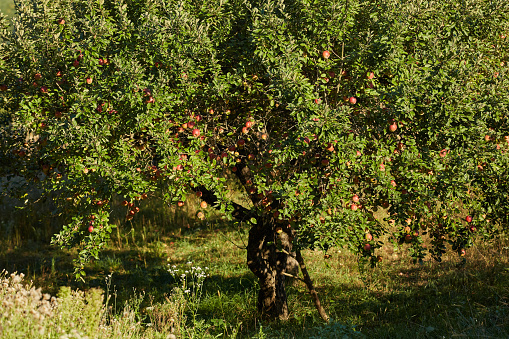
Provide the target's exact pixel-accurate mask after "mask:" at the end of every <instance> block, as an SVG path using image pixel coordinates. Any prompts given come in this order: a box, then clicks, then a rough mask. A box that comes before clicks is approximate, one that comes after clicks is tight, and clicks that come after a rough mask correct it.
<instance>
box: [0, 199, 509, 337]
mask: <svg viewBox="0 0 509 339" xmlns="http://www.w3.org/2000/svg"><path fill="white" fill-rule="evenodd" d="M196 205H197V204H196V203H193V200H192V199H191V200H190V201H189V202H188V204H187V205H186V206H187V207H186V208H185V209H184V210H176V209H175V208H168V207H165V206H162V205H159V204H157V203H154V202H147V203H146V204H145V205H142V206H141V212H140V213H139V215H137V217H136V218H135V220H134V221H135V222H134V223H132V224H131V223H128V224H124V223H123V222H120V221H117V223H118V225H119V227H118V232H117V233H114V236H113V239H112V241H111V244H110V246H109V248H108V249H107V250H106V251H105V252H104V253H103V254H102V259H101V260H99V261H95V262H92V263H90V264H89V265H88V266H87V268H86V271H87V276H86V279H85V282H79V281H74V280H73V278H72V277H73V276H72V259H73V257H74V255H75V253H74V252H73V251H62V250H58V249H54V248H51V247H49V246H48V245H47V243H48V241H47V240H48V239H47V234H51V232H52V231H53V230H52V227H54V224H56V223H57V220H53V221H51V220H46V221H45V220H44V218H42V219H41V215H42V214H41V213H39V218H40V219H39V220H37V219H27V218H26V217H25V216H24V215H20V214H18V215H17V214H16V213H7V212H5V211H4V213H3V215H4V217H3V218H5V220H3V222H2V223H0V225H1V226H0V233H2V236H3V237H2V239H3V240H1V241H0V269H6V270H7V271H9V272H14V271H18V272H23V273H24V274H25V276H26V277H25V281H30V280H31V281H33V285H34V286H37V287H41V288H42V290H41V293H49V294H51V295H53V296H62V295H65V297H66V298H75V299H76V300H78V301H77V302H76V304H79V300H86V298H87V296H86V295H82V294H79V293H80V292H76V291H98V290H97V289H100V290H101V291H105V292H104V293H105V295H106V297H107V298H109V301H108V307H103V308H101V312H102V313H101V312H99V313H101V314H104V316H103V317H102V318H101V321H96V325H97V326H96V325H94V326H95V327H90V326H91V325H90V324H88V325H86V324H85V325H83V324H80V323H79V321H69V322H67V323H66V324H67V325H66V326H67V327H66V329H65V331H64V332H66V333H67V334H69V333H71V332H72V331H73V330H74V331H75V332H76V331H77V332H76V333H78V332H79V333H89V337H90V338H94V337H99V336H100V337H103V336H104V337H112V338H113V337H115V333H117V334H118V333H122V335H123V336H125V337H135V338H163V337H164V338H170V337H171V335H173V334H176V335H178V336H179V337H189V338H191V337H195V338H201V337H215V336H219V337H224V338H230V337H239V338H311V337H313V336H314V337H317V338H318V337H320V338H336V337H342V336H343V335H344V334H347V335H350V336H354V335H355V333H357V332H353V331H352V329H351V328H352V327H355V329H356V330H357V331H360V332H361V333H362V334H363V335H364V336H366V337H369V338H371V337H373V338H439V337H440V338H442V337H445V338H451V337H464V338H480V337H482V338H504V337H509V306H508V301H509V299H508V298H509V259H508V258H509V255H508V254H509V253H508V249H509V248H508V242H507V241H506V240H500V241H498V242H496V243H495V244H492V245H490V246H487V245H484V244H478V245H477V246H476V247H474V248H472V249H471V250H469V251H468V253H467V255H466V261H465V262H463V261H462V260H460V259H459V258H458V257H457V256H456V255H454V254H451V255H449V256H446V257H445V258H444V261H443V262H442V263H436V262H425V264H424V265H418V264H413V263H412V262H411V260H410V259H409V258H408V257H407V256H406V255H405V254H404V248H403V249H402V250H400V251H394V249H393V248H392V247H389V246H388V247H385V248H383V249H382V252H381V255H382V256H383V257H384V261H383V262H382V263H381V265H380V266H379V267H377V268H375V269H371V268H364V269H359V265H358V261H357V258H356V257H354V256H352V255H351V254H349V253H347V252H345V251H343V250H342V249H339V248H336V249H334V250H332V251H329V254H331V256H330V257H329V258H328V259H324V253H323V252H320V251H305V252H304V253H303V254H304V257H305V260H306V261H307V264H308V267H309V270H310V274H311V276H312V278H313V279H314V282H315V285H316V286H317V289H318V291H319V295H320V297H321V301H322V303H323V304H324V305H325V307H326V309H327V312H328V313H329V315H330V316H331V317H332V319H334V321H335V322H333V323H331V324H330V325H325V324H324V323H323V322H322V321H321V320H320V318H319V316H318V314H317V312H316V310H315V309H314V306H313V304H312V301H311V299H310V297H309V295H308V293H307V291H306V289H305V286H304V285H303V284H302V283H300V282H296V283H294V284H293V285H292V286H289V287H288V298H289V306H290V312H291V320H290V321H289V322H287V323H278V322H272V323H269V322H266V321H262V320H261V319H260V318H259V316H258V314H257V312H256V297H257V288H258V284H257V280H256V279H255V277H254V275H253V274H252V273H251V272H250V271H249V270H248V269H247V267H246V263H245V261H246V259H245V256H246V254H245V250H244V249H243V247H244V246H245V243H246V241H247V233H246V232H245V231H243V230H242V228H238V229H235V228H232V227H230V226H228V225H226V224H223V223H221V221H220V219H219V218H217V216H214V215H209V220H210V221H209V222H206V221H205V222H202V221H199V220H196V218H195V217H194V215H195V214H196V211H197V210H195V209H194V208H193V207H192V206H196ZM49 210H50V209H49V208H48V211H49ZM117 217H118V220H121V213H119V215H117ZM31 224H32V225H37V227H36V228H38V229H33V228H34V226H32V231H31V232H30V225H31ZM9 225H11V226H9ZM16 228H17V229H21V230H25V231H26V232H27V233H23V232H16V231H14V230H13V229H16ZM6 231H9V232H6ZM26 234H30V236H28V237H27V236H26ZM188 262H192V264H187V263H188ZM169 265H175V266H177V267H178V268H180V269H182V270H186V269H187V270H190V267H191V266H194V267H201V268H203V269H204V268H205V267H208V268H209V269H208V271H207V272H208V275H209V277H208V278H206V279H205V281H204V282H203V287H202V288H203V290H202V291H203V294H202V295H201V298H199V300H198V299H196V298H194V299H193V298H192V296H193V294H192V293H190V294H186V293H184V290H185V289H187V287H185V286H182V281H180V280H179V279H178V277H177V278H176V277H174V276H173V275H172V274H171V273H170V272H169V271H168V269H169ZM107 277H110V278H109V279H106V278H107ZM186 286H192V284H191V281H189V284H188V285H186ZM62 287H64V291H68V292H66V293H64V294H63V292H62ZM66 287H68V288H70V289H68V290H65V288H66ZM175 288H177V289H175ZM70 291H74V292H70ZM73 293H74V294H73ZM76 293H77V294H76ZM89 293H92V292H89ZM0 296H1V294H0ZM80 298H81V299H80ZM95 298H96V299H97V296H96V297H95ZM73 300H74V299H73ZM94 300H95V299H94ZM0 305H2V303H1V302H0ZM1 307H2V306H0V309H1ZM56 312H57V311H56ZM66 312H67V313H64V314H65V317H67V318H73V317H75V315H73V314H75V313H73V312H78V313H77V314H79V312H80V310H79V309H75V310H74V311H73V310H68V311H66ZM0 313H2V312H0ZM96 313H97V312H96ZM123 314H126V316H125V317H123V316H122V315H123ZM3 319H5V318H3ZM0 321H4V320H0ZM122 321H123V322H122ZM49 323H51V322H49ZM71 323H73V325H74V327H73V326H71ZM1 326H3V327H4V329H5V328H6V325H5V324H2V323H0V328H1ZM48 326H49V325H48ZM87 326H89V327H90V328H89V327H87ZM25 327H26V326H25ZM7 328H9V326H7ZM101 331H102V332H101ZM75 332H73V333H75ZM0 336H1V335H0ZM2 337H5V336H2ZM6 338H9V337H8V336H7V337H6Z"/></svg>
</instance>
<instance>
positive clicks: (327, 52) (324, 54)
mask: <svg viewBox="0 0 509 339" xmlns="http://www.w3.org/2000/svg"><path fill="white" fill-rule="evenodd" d="M322 56H323V58H324V59H329V58H330V52H329V51H323V53H322Z"/></svg>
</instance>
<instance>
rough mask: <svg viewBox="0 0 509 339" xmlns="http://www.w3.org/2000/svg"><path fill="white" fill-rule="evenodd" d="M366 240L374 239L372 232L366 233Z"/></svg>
mask: <svg viewBox="0 0 509 339" xmlns="http://www.w3.org/2000/svg"><path fill="white" fill-rule="evenodd" d="M366 240H367V241H371V240H373V236H372V235H371V233H366Z"/></svg>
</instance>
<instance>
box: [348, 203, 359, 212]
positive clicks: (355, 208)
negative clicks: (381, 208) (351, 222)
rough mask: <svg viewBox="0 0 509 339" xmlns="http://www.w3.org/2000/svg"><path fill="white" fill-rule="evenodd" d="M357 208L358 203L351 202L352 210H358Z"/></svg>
mask: <svg viewBox="0 0 509 339" xmlns="http://www.w3.org/2000/svg"><path fill="white" fill-rule="evenodd" d="M357 208H358V207H357V205H356V204H351V205H350V209H351V210H352V211H357Z"/></svg>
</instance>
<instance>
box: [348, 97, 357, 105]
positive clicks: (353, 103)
mask: <svg viewBox="0 0 509 339" xmlns="http://www.w3.org/2000/svg"><path fill="white" fill-rule="evenodd" d="M348 101H349V102H350V103H351V104H352V105H355V104H356V103H357V98H356V97H350V98H349V99H348Z"/></svg>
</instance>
